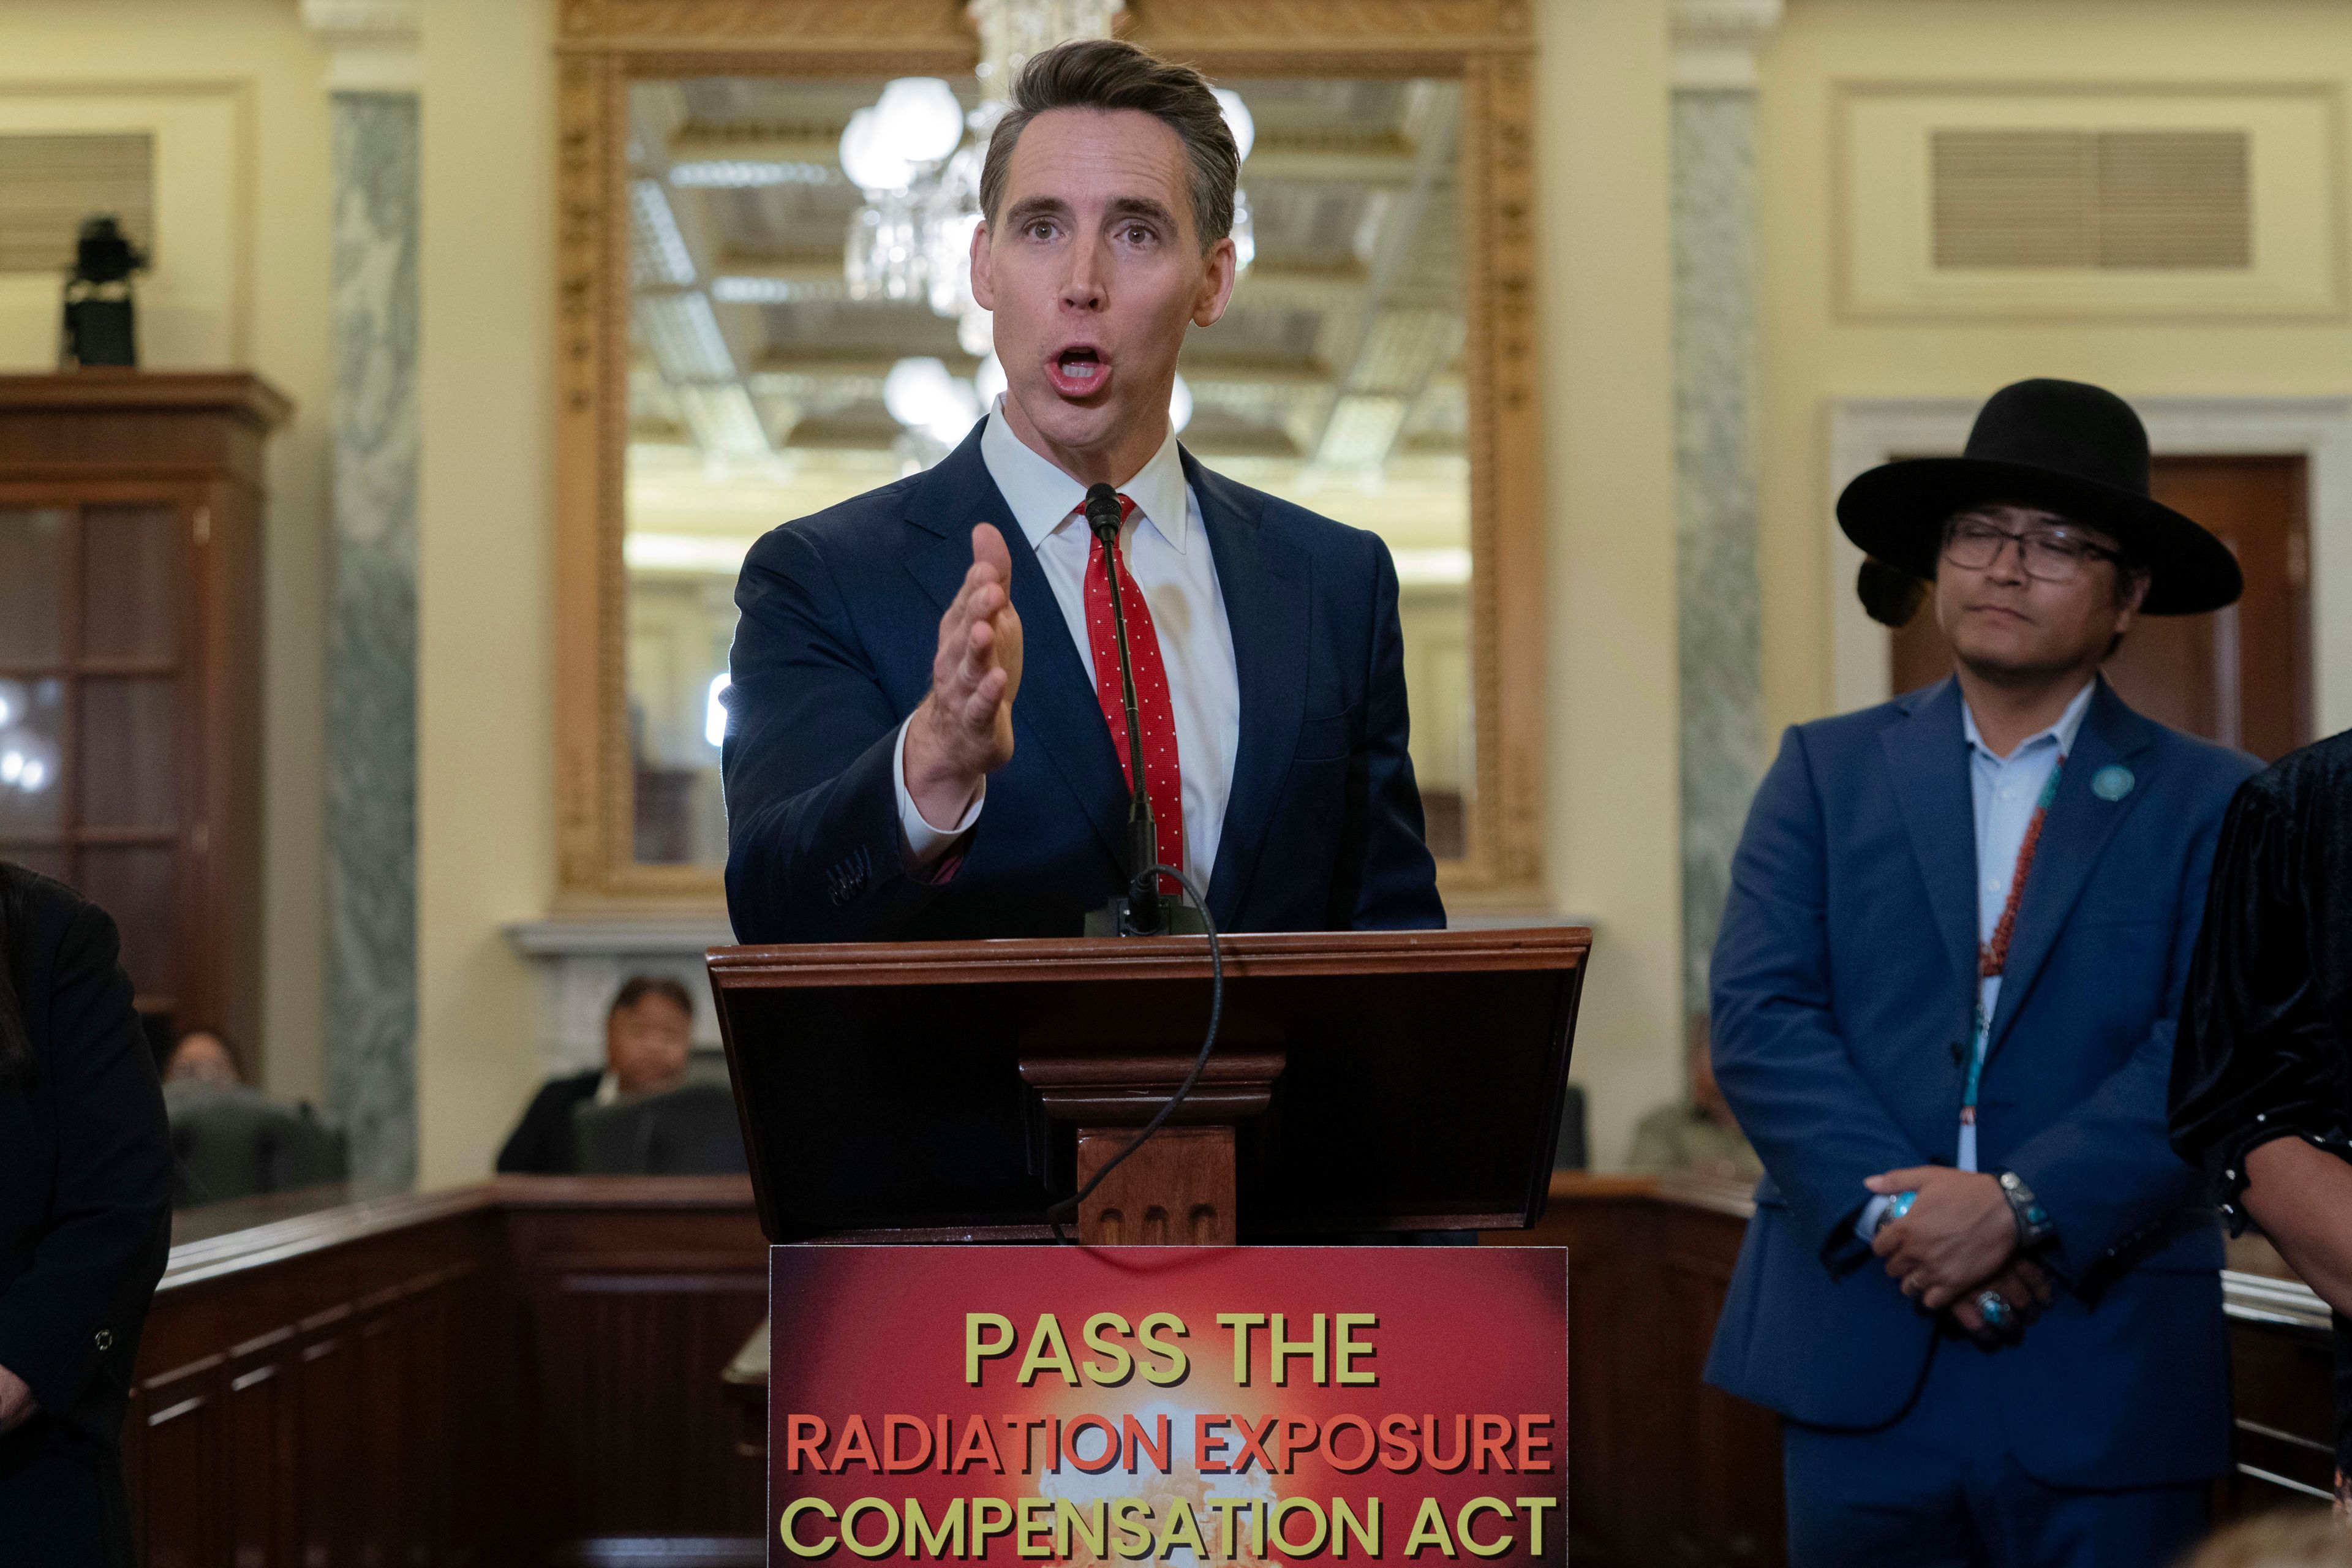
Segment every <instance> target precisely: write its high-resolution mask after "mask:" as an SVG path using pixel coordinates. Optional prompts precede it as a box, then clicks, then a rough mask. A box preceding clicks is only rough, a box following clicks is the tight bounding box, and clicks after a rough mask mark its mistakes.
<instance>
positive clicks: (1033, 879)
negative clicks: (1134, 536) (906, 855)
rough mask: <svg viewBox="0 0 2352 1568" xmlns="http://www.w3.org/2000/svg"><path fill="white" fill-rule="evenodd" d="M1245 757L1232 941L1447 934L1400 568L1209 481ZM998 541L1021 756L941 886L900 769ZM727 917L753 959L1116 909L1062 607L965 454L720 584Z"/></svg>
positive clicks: (1230, 892)
mask: <svg viewBox="0 0 2352 1568" xmlns="http://www.w3.org/2000/svg"><path fill="white" fill-rule="evenodd" d="M1183 461H1184V477H1185V478H1186V479H1188V480H1189V481H1190V482H1191V484H1192V490H1193V493H1194V494H1195V495H1196V496H1197V497H1198V498H1199V499H1200V504H1201V519H1202V523H1203V524H1204V525H1205V527H1206V531H1207V533H1208V538H1209V546H1210V549H1211V550H1212V551H1213V552H1214V553H1215V559H1216V564H1217V582H1218V586H1219V588H1220V590H1221V591H1222V592H1223V595H1224V601H1225V614H1226V618H1227V620H1228V622H1229V623H1230V624H1231V626H1232V628H1233V638H1234V662H1235V665H1236V674H1237V675H1238V677H1239V683H1240V689H1241V744H1240V747H1239V750H1238V752H1237V754H1236V756H1235V758H1234V779H1233V792H1232V795H1231V797H1230V800H1229V803H1228V805H1227V806H1226V808H1225V820H1224V828H1223V836H1222V837H1221V838H1220V839H1219V841H1218V845H1217V859H1216V865H1215V868H1214V869H1213V872H1212V874H1211V877H1210V881H1209V886H1208V889H1207V893H1208V900H1209V910H1210V912H1211V914H1212V915H1213V916H1214V918H1215V920H1216V922H1217V926H1218V929H1219V930H1221V931H1327V930H1339V931H1345V930H1349V929H1369V928H1377V927H1412V926H1424V927H1433V926H1443V925H1444V923H1445V912H1444V909H1443V907H1442V906H1441V905H1440V904H1439V902H1438V898H1437V884H1436V867H1435V864H1434V862H1433V861H1432V859H1431V858H1430V854H1429V850H1428V847H1426V845H1424V844H1423V837H1422V813H1421V795H1420V792H1419V791H1418V790H1417V789H1416V788H1415V787H1414V785H1413V779H1412V761H1411V759H1410V758H1409V757H1408V756H1407V755H1406V753H1405V729H1406V718H1405V691H1404V664H1403V642H1402V636H1401V634H1400V631H1399V627H1398V622H1397V579H1396V568H1395V566H1394V564H1393V563H1391V560H1390V559H1389V552H1388V547H1387V546H1386V545H1384V544H1382V543H1381V541H1380V540H1379V538H1377V537H1376V536H1375V535H1372V534H1370V533H1367V532H1364V531H1361V530H1359V529H1353V528H1349V527H1347V526H1345V525H1343V524H1340V523H1337V522H1334V521H1330V520H1329V519H1328V518H1323V517H1318V516H1317V515H1316V514H1315V513H1313V512H1310V511H1307V510H1304V509H1302V508H1299V507H1297V506H1293V505H1291V504H1290V503H1289V502H1287V501H1285V500H1279V499H1277V498H1276V497H1274V496H1270V495H1266V494H1265V493H1263V492H1261V491H1258V490H1254V489H1249V488H1248V487H1247V486H1244V485H1239V484H1235V483H1234V482H1233V481H1232V480H1230V479H1223V478H1221V477H1220V476H1218V475H1216V474H1213V473H1211V472H1210V471H1209V470H1208V469H1206V468H1202V467H1201V466H1200V464H1199V463H1198V462H1196V461H1194V459H1193V458H1192V454H1191V453H1189V452H1187V453H1185V454H1184V455H1183ZM981 522H992V523H994V524H996V526H997V527H998V528H999V529H1000V530H1001V531H1003V534H1004V538H1005V542H1006V544H1007V545H1008V546H1009V547H1010V549H1011V552H1012V556H1013V607H1014V608H1015V609H1016V610H1018V611H1019V612H1020V615H1021V625H1022V630H1023V639H1024V665H1023V669H1022V677H1021V689H1020V692H1019V694H1018V696H1017V697H1016V698H1015V699H1014V701H1013V761H1012V762H1011V763H1008V764H1007V765H1006V766H1005V767H1004V768H1003V770H1001V771H1000V772H998V773H995V774H994V775H992V777H991V778H990V779H989V781H988V804H987V805H986V807H985V808H984V809H983V810H982V813H981V816H980V821H979V823H978V824H977V825H976V826H974V828H973V829H972V833H971V837H970V839H969V841H968V843H967V844H966V846H965V855H964V859H963V863H962V865H961V867H960V868H958V869H957V870H956V872H955V874H954V876H953V877H952V878H950V879H949V880H947V881H946V882H945V883H942V884H934V883H932V882H929V881H927V880H921V879H917V878H916V877H913V876H910V875H909V874H908V868H907V867H906V865H905V864H904V862H903V861H902V859H901V857H900V852H899V844H900V838H899V826H898V795H897V782H896V780H895V779H894V778H893V777H892V773H891V764H892V755H893V751H894V747H895V742H896V739H897V733H898V724H899V722H900V721H902V720H904V719H905V718H906V717H907V715H908V714H909V713H910V712H912V711H913V710H915V708H916V706H917V705H918V704H919V703H920V702H921V701H922V700H923V696H924V694H925V693H926V692H927V691H929V689H930V679H931V660H932V658H933V656H934V655H935V653H936V652H937V651H938V647H939V623H940V615H941V614H942V613H944V612H945V610H946V609H947V606H948V604H949V602H950V600H952V599H953V598H954V596H955V594H956V591H957V589H958V587H959V586H960V585H961V583H962V581H963V576H964V574H965V572H966V571H968V570H969V569H970V567H971V531H972V529H973V527H974V526H975V525H976V524H979V523H981ZM735 602H736V605H737V607H738V608H739V609H740V611H741V612H742V616H741V619H740V622H739V623H738V625H737V627H736V632H735V646H734V649H733V652H732V654H731V656H730V660H729V667H730V680H731V692H730V698H729V720H728V726H727V743H726V748H725V752H724V759H723V760H724V766H725V770H726V781H727V815H728V843H729V850H728V859H727V906H728V912H729V913H730V916H731V917H732V918H733V921H734V924H735V934H736V935H737V937H738V938H740V940H742V941H744V942H866V941H875V940H886V939H896V938H907V939H944V938H956V937H1000V936H1076V935H1077V934H1078V931H1079V928H1080V923H1081V921H1083V920H1084V918H1085V915H1086V912H1087V910H1093V909H1099V908H1101V907H1102V906H1103V904H1104V903H1105V901H1106V900H1108V899H1109V898H1110V896H1111V895H1112V893H1113V892H1114V891H1116V890H1117V889H1119V888H1120V887H1121V886H1122V884H1123V882H1124V878H1123V877H1122V875H1121V871H1120V865H1121V860H1120V856H1121V853H1122V851H1121V844H1122V842H1123V830H1124V826H1125V824H1126V820H1127V800H1128V795H1127V787H1126V782H1125V778H1124V775H1123V774H1122V773H1121V772H1120V769H1119V765H1118V753H1117V752H1114V751H1113V750H1112V749H1111V741H1110V731H1109V727H1108V725H1106V724H1105V723H1104V722H1103V715H1102V710H1101V708H1100V707H1098V706H1097V702H1096V699H1095V690H1094V687H1093V684H1092V683H1091V682H1090V681H1089V680H1088V679H1087V672H1086V666H1085V665H1084V663H1083V662H1081V660H1080V658H1079V656H1078V650H1077V647H1076V644H1075V643H1073V642H1072V641H1071V638H1070V635H1069V628H1068V624H1067V623H1066V621H1065V620H1064V619H1063V616H1062V610H1061V605H1059V603H1058V602H1057V601H1056V600H1055V597H1054V592H1053V588H1052V587H1051V585H1050V584H1048V583H1047V582H1046V579H1045V570H1044V568H1042V567H1041V566H1039V565H1038V563H1037V558H1036V554H1035V552H1034V551H1033V550H1031V548H1030V547H1029V545H1028V542H1027V541H1026V540H1025V539H1024V536H1023V534H1022V531H1021V530H1020V528H1019V526H1018V525H1016V524H1015V523H1014V522H1013V510H1012V508H1011V507H1010V506H1008V505H1007V504H1006V502H1005V500H1004V498H1003V494H1002V493H1001V492H1000V491H999V490H998V489H997V488H996V483H995V481H994V480H993V479H991V478H990V477H989V473H988V466H987V464H986V463H985V462H983V461H982V458H981V455H980V427H979V426H975V427H974V428H973V431H972V433H971V436H970V437H967V438H966V439H965V441H964V443H963V444H962V445H961V447H957V448H956V449H955V451H953V452H952V453H950V455H949V456H948V457H947V458H945V459H944V460H943V461H941V462H940V464H939V465H938V466H937V467H935V468H930V469H929V470H928V471H926V472H924V473H921V474H918V475H915V476H913V477H912V478H909V479H902V480H900V481H898V483H897V484H893V485H886V486H884V487H883V488H882V489H877V490H872V491H869V492H868V493H866V494H865V495H862V496H858V497H856V498H854V499H853V500H847V501H844V502H843V503H842V504H841V505H839V506H836V507H834V508H832V509H830V510H826V511H823V512H819V513H818V514H817V515H815V516H814V517H808V518H803V519H801V520H800V521H797V522H793V523H789V524H786V525H785V526H784V527H782V528H779V529H776V530H774V531H772V532H770V533H769V534H767V535H766V536H765V537H763V538H762V539H761V541H760V542H758V543H757V544H756V545H754V546H752V549H751V553H750V555H749V556H748V557H746V559H745V561H744V563H743V575H742V578H741V580H740V583H739V584H737V586H736V590H735Z"/></svg>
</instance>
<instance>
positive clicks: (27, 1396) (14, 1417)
mask: <svg viewBox="0 0 2352 1568" xmlns="http://www.w3.org/2000/svg"><path fill="white" fill-rule="evenodd" d="M39 1409H40V1405H38V1404H37V1402H36V1401H35V1400H34V1398H33V1391H32V1389H31V1388H30V1387H29V1386H28V1385H27V1384H26V1382H25V1380H24V1379H23V1378H21V1377H18V1376H17V1375H16V1373H13V1372H10V1371H9V1370H8V1369H7V1368H6V1367H5V1366H0V1433H5V1432H7V1431H9V1430H11V1429H13V1428H15V1427H17V1426H23V1425H24V1424H25V1423H26V1422H27V1421H29V1420H31V1419H32V1418H33V1416H34V1415H35V1413H37V1411H38V1410H39Z"/></svg>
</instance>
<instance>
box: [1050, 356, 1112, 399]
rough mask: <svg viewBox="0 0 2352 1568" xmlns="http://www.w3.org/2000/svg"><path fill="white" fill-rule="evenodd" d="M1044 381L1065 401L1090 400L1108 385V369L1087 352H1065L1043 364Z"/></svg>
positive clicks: (1098, 358) (1101, 358)
mask: <svg viewBox="0 0 2352 1568" xmlns="http://www.w3.org/2000/svg"><path fill="white" fill-rule="evenodd" d="M1045 379H1046V380H1048V381H1050V382H1052V383H1053V384H1054V390H1055V391H1056V392H1058V393H1060V394H1061V395H1063V396H1065V397H1092V396H1093V395H1095V394H1097V393H1098V392H1100V391H1101V390H1102V389H1103V388H1104V387H1106V386H1108V385H1109V384H1110V366H1109V365H1108V364H1107V363H1104V361H1103V357H1102V355H1101V354H1099V353H1097V352H1096V351H1095V350H1093V349H1089V348H1066V349H1064V350H1063V351H1062V352H1061V353H1058V354H1056V355H1055V356H1054V357H1053V358H1052V359H1051V360H1049V361H1047V362H1046V364H1045Z"/></svg>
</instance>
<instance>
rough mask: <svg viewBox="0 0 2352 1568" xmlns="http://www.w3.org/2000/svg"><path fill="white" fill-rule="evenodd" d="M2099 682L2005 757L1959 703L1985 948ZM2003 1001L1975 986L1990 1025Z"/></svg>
mask: <svg viewBox="0 0 2352 1568" xmlns="http://www.w3.org/2000/svg"><path fill="white" fill-rule="evenodd" d="M2098 684H2099V683H2098V682H2097V680H2095V679H2094V680H2092V681H2090V682H2088V683H2086V684H2085V685H2084V688H2083V689H2082V690H2080V691H2078V692H2076V693H2075V694H2074V700H2073V701H2071V702H2069V703H2067V704H2066V710H2065V711H2064V712H2063V713H2061V714H2059V715H2058V721H2057V722H2056V723H2054V724H2053V725H2051V726H2050V727H2049V728H2048V729H2046V730H2041V731H2036V732H2034V733H2033V734H2031V735H2028V736H2027V737H2026V738H2025V739H2024V740H2022V741H2021V742H2018V745H2017V749H2016V750H2015V751H2013V752H2010V753H2009V755H2007V756H2006V757H2003V756H2000V755H1998V754H1996V753H1995V752H1994V751H1993V749H1992V748H1991V747H1990V746H1988V745H1987V744H1985V739H1984V736H1983V735H1982V734H1981V733H1979V731H1978V730H1977V716H1976V714H1975V713H1974V712H1973V711H1971V710H1969V705H1968V704H1967V703H1965V702H1963V703H1961V704H1960V733H1961V734H1962V735H1963V736H1965V737H1966V738H1967V740H1968V743H1969V795H1971V796H1972V797H1973V798H1974V801H1975V805H1976V818H1977V822H1976V826H1977V944H1978V946H1979V948H1981V947H1982V946H1983V945H1984V944H1985V943H1986V942H1990V941H1991V940H1992V933H1993V929H1994V928H1995V927H1996V926H1998V925H2000V911H2001V910H2003V909H2005V908H2007V907H2008V904H2009V885H2010V883H2011V880H2013V879H2015V878H2016V876H2017V852H2018V850H2019V849H2020V848H2021V847H2023V846H2024V844H2025V830H2026V829H2027V828H2029V827H2031V826H2032V825H2033V808H2034V807H2035V806H2036V805H2040V804H2041V802H2042V788H2043V786H2044V785H2046V784H2049V782H2050V770H2051V769H2053V768H2054V767H2056V766H2057V765H2058V760H2059V759H2060V758H2061V757H2063V756H2064V755H2066V753H2068V752H2072V751H2073V750H2074V736H2075V734H2076V733H2077V732H2078V731H2081V729H2082V728H2083V715H2084V714H2085V713H2088V712H2089V711H2090V710H2091V697H2092V694H2093V693H2094V692H2095V691H2096V690H2097V689H2098ZM1999 1003H2000V975H1998V974H1989V975H1986V976H1984V977H1982V978H1981V979H1979V981H1978V982H1977V1005H1978V1007H1979V1013H1978V1016H1979V1018H1981V1019H1983V1020H1984V1021H1985V1022H1987V1023H1988V1024H1990V1021H1991V1019H1992V1016H1993V1009H1994V1007H1995V1006H1996V1005H1999ZM1984 1048H1985V1037H1984V1034H1983V1031H1981V1030H1972V1031H1970V1035H1969V1050H1970V1052H1971V1053H1973V1054H1974V1055H1977V1056H1981V1055H1982V1054H1983V1052H1984ZM1953 1163H1954V1164H1955V1165H1957V1166H1958V1167H1959V1168H1960V1169H1961V1170H1963V1171H1973V1170H1975V1169H1976V1168H1977V1130H1976V1126H1975V1124H1974V1123H1973V1122H1966V1121H1964V1122H1962V1123H1961V1124H1960V1137H1959V1149H1958V1157H1957V1158H1956V1159H1955V1160H1954V1161H1953ZM1892 1201H1893V1200H1892V1199H1890V1198H1886V1197H1877V1198H1873V1199H1872V1200H1871V1201H1870V1203H1869V1205H1867V1206H1866V1207H1864V1209H1863V1211H1862V1217H1861V1218H1859V1219H1857V1220H1856V1221H1854V1229H1855V1230H1856V1231H1858V1232H1859V1233H1860V1234H1861V1235H1862V1236H1863V1237H1864V1239H1867V1238H1868V1237H1869V1236H1870V1234H1871V1232H1872V1231H1874V1230H1875V1229H1876V1228H1877V1227H1878V1216H1879V1215H1880V1214H1881V1213H1883V1212H1884V1211H1885V1207H1886V1205H1888V1204H1889V1203H1890V1202H1892Z"/></svg>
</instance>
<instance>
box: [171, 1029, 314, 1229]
mask: <svg viewBox="0 0 2352 1568" xmlns="http://www.w3.org/2000/svg"><path fill="white" fill-rule="evenodd" d="M163 1110H164V1112H165V1114H166V1115H167V1116H169V1118H170V1119H171V1123H172V1155H173V1159H172V1206H173V1207H174V1208H193V1207H194V1206H195V1205H199V1204H215V1203H226V1202H227V1201H228V1200H229V1199H231V1198H243V1197H251V1196H253V1195H254V1194H257V1193H284V1192H292V1191H294V1190H296V1189H297V1188H300V1187H316V1186H323V1185H326V1184H329V1183H332V1182H340V1181H341V1180H343V1179H344V1178H345V1177H346V1176H347V1175H349V1174H350V1173H351V1162H350V1158H349V1155H348V1153H347V1152H346V1150H345V1148H344V1144H343V1137H342V1134H341V1133H340V1132H338V1131H335V1130H334V1129H332V1128H331V1127H327V1126H324V1125H322V1124H321V1123H320V1121H319V1119H318V1113H317V1112H315V1111H313V1110H311V1109H310V1106H308V1105H306V1104H305V1105H289V1104H287V1103H285V1102H283V1101H281V1100H273V1099H271V1098H270V1097H269V1096H268V1095H267V1094H264V1093H263V1092H262V1091H261V1090H259V1089H253V1088H250V1087H248V1086H247V1083H246V1081H245V1074H244V1071H243V1070H242V1068H240V1067H239V1066H238V1054H237V1050H236V1046H235V1045H234V1044H232V1043H231V1042H230V1040H229V1038H228V1037H227V1036H226V1035H224V1034H222V1033H220V1032H219V1031H218V1030H215V1029H191V1030H189V1031H188V1032H187V1033H186V1034H184V1035H182V1036H181V1037H180V1039H179V1043H178V1044H177V1045H175V1046H173V1047H172V1050H171V1054H170V1055H169V1056H168V1057H166V1058H164V1062H163Z"/></svg>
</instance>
